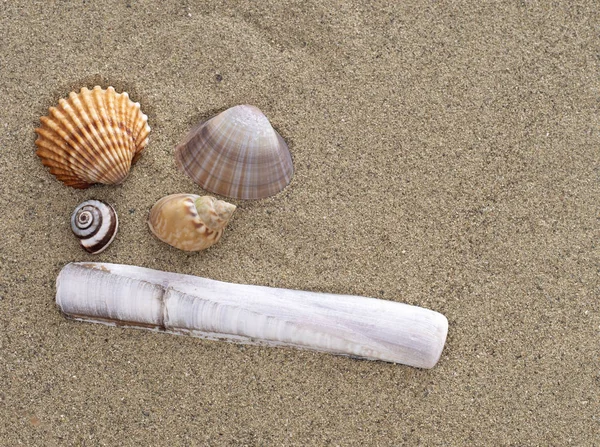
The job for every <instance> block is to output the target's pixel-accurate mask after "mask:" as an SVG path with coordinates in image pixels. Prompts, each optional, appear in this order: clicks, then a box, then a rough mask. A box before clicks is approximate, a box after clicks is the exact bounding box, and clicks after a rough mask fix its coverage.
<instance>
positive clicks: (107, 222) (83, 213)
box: [71, 200, 119, 254]
mask: <svg viewBox="0 0 600 447" xmlns="http://www.w3.org/2000/svg"><path fill="white" fill-rule="evenodd" d="M118 229H119V219H118V217H117V213H116V212H115V209H114V208H113V207H112V206H110V205H109V204H108V203H106V202H102V201H101V200H87V201H85V202H83V203H81V204H79V205H78V206H77V208H75V211H73V214H71V230H73V234H74V235H75V236H76V237H77V239H79V244H80V245H81V246H82V247H83V248H84V250H85V251H87V252H89V253H92V254H97V253H100V252H102V251H104V250H106V249H107V248H108V246H109V245H110V243H111V242H112V241H113V239H114V238H115V236H116V235H117V230H118Z"/></svg>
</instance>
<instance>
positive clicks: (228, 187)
mask: <svg viewBox="0 0 600 447" xmlns="http://www.w3.org/2000/svg"><path fill="white" fill-rule="evenodd" d="M175 160H176V162H177V166H178V168H179V170H180V171H181V172H183V173H185V174H187V175H188V176H189V177H191V179H192V180H193V181H194V182H195V183H197V184H198V185H200V186H201V187H202V188H204V189H206V190H207V191H210V192H213V193H215V194H220V195H222V196H227V197H233V198H235V199H262V198H265V197H269V196H272V195H273V194H277V193H278V192H279V191H281V190H283V189H284V188H285V187H286V186H287V185H288V184H289V183H290V181H291V180H292V175H293V174H294V166H293V164H292V156H291V154H290V151H289V149H288V146H287V144H286V143H285V141H284V140H283V138H281V136H280V135H279V134H278V133H277V131H276V130H275V129H273V127H272V126H271V123H269V120H268V119H267V117H266V116H265V115H264V114H263V113H262V112H261V111H260V110H259V109H257V108H256V107H254V106H249V105H241V106H235V107H232V108H230V109H227V110H225V111H224V112H222V113H220V114H218V115H217V116H215V117H213V118H211V119H209V120H208V121H206V122H204V123H200V124H199V125H197V126H196V127H195V128H193V129H192V130H191V131H190V132H189V133H188V135H187V136H186V138H185V139H184V141H183V142H181V143H180V144H179V145H178V146H177V148H176V149H175Z"/></svg>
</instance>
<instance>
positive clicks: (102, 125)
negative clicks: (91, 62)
mask: <svg viewBox="0 0 600 447" xmlns="http://www.w3.org/2000/svg"><path fill="white" fill-rule="evenodd" d="M40 122H41V126H40V127H39V128H38V129H36V130H35V131H36V132H37V134H38V139H37V140H36V142H35V144H36V145H37V147H38V149H37V151H36V154H37V155H38V156H39V157H40V158H41V160H42V163H43V164H44V165H45V166H48V167H49V168H50V173H52V174H54V175H55V176H56V178H57V179H59V180H60V181H61V182H63V183H64V184H65V185H68V186H72V187H74V188H80V189H83V188H87V187H89V186H91V185H93V184H94V183H103V184H109V185H110V184H118V183H121V182H123V180H125V178H126V177H127V175H128V174H129V169H130V168H131V164H132V163H133V162H135V161H136V160H137V159H138V158H139V156H140V155H141V152H142V151H143V150H144V148H145V147H146V144H147V143H148V134H149V132H150V126H148V117H147V116H146V115H144V114H143V113H142V112H141V110H140V105H139V103H134V102H133V101H131V100H130V99H129V96H128V94H127V93H116V92H115V89H114V88H112V87H109V88H108V89H106V90H103V89H101V88H100V87H94V88H93V90H88V89H87V88H85V87H84V88H82V89H81V91H80V92H79V93H75V92H71V93H70V94H69V98H68V99H60V100H59V105H58V107H50V109H49V112H48V116H43V117H42V118H40Z"/></svg>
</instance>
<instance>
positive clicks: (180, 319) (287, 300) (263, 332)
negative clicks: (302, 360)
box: [56, 263, 448, 368]
mask: <svg viewBox="0 0 600 447" xmlns="http://www.w3.org/2000/svg"><path fill="white" fill-rule="evenodd" d="M56 302H57V304H58V306H59V307H60V309H61V310H62V312H64V313H65V314H66V315H68V316H70V317H73V318H77V319H82V320H85V321H100V322H105V323H106V322H108V323H114V324H120V325H125V326H128V325H130V326H143V327H149V328H155V329H160V330H164V331H167V332H174V333H186V334H189V335H193V336H198V337H202V338H209V339H226V340H229V341H235V342H242V343H252V344H267V345H283V346H294V347H300V348H306V349H313V350H317V351H324V352H330V353H333V354H342V355H350V356H354V357H360V358H365V359H370V360H383V361H387V362H394V363H402V364H406V365H410V366H415V367H419V368H432V367H433V366H434V365H435V364H436V363H437V361H438V360H439V358H440V355H441V352H442V349H443V347H444V343H445V341H446V335H447V331H448V321H447V319H446V317H444V316H443V315H442V314H440V313H437V312H434V311H431V310H428V309H424V308H421V307H416V306H410V305H407V304H401V303H397V302H393V301H386V300H379V299H374V298H365V297H359V296H350V295H333V294H325V293H316V292H306V291H299V290H289V289H279V288H272V287H261V286H250V285H242V284H231V283H225V282H220V281H214V280H210V279H205V278H200V277H196V276H190V275H181V274H177V273H168V272H161V271H157V270H151V269H146V268H142V267H135V266H126V265H119V264H106V263H72V264H68V265H67V266H65V267H64V268H63V270H62V271H61V273H60V274H59V277H58V279H57V293H56Z"/></svg>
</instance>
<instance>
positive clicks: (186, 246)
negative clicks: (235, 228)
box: [148, 194, 236, 251]
mask: <svg viewBox="0 0 600 447" xmlns="http://www.w3.org/2000/svg"><path fill="white" fill-rule="evenodd" d="M235 208H236V206H235V205H232V204H231V203H227V202H224V201H223V200H217V199H216V198H214V197H211V196H197V195H195V194H172V195H170V196H166V197H163V198H162V199H160V200H159V201H158V202H156V203H155V204H154V206H153V207H152V209H151V210H150V216H149V218H148V225H149V226H150V230H151V231H152V233H154V235H155V236H156V237H157V238H159V239H160V240H161V241H163V242H166V243H167V244H169V245H172V246H173V247H175V248H179V249H180V250H185V251H199V250H204V249H206V248H208V247H210V246H211V245H214V244H216V243H217V242H219V239H221V236H222V235H223V230H224V229H225V226H226V225H227V222H229V219H231V215H232V214H233V212H234V211H235Z"/></svg>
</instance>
